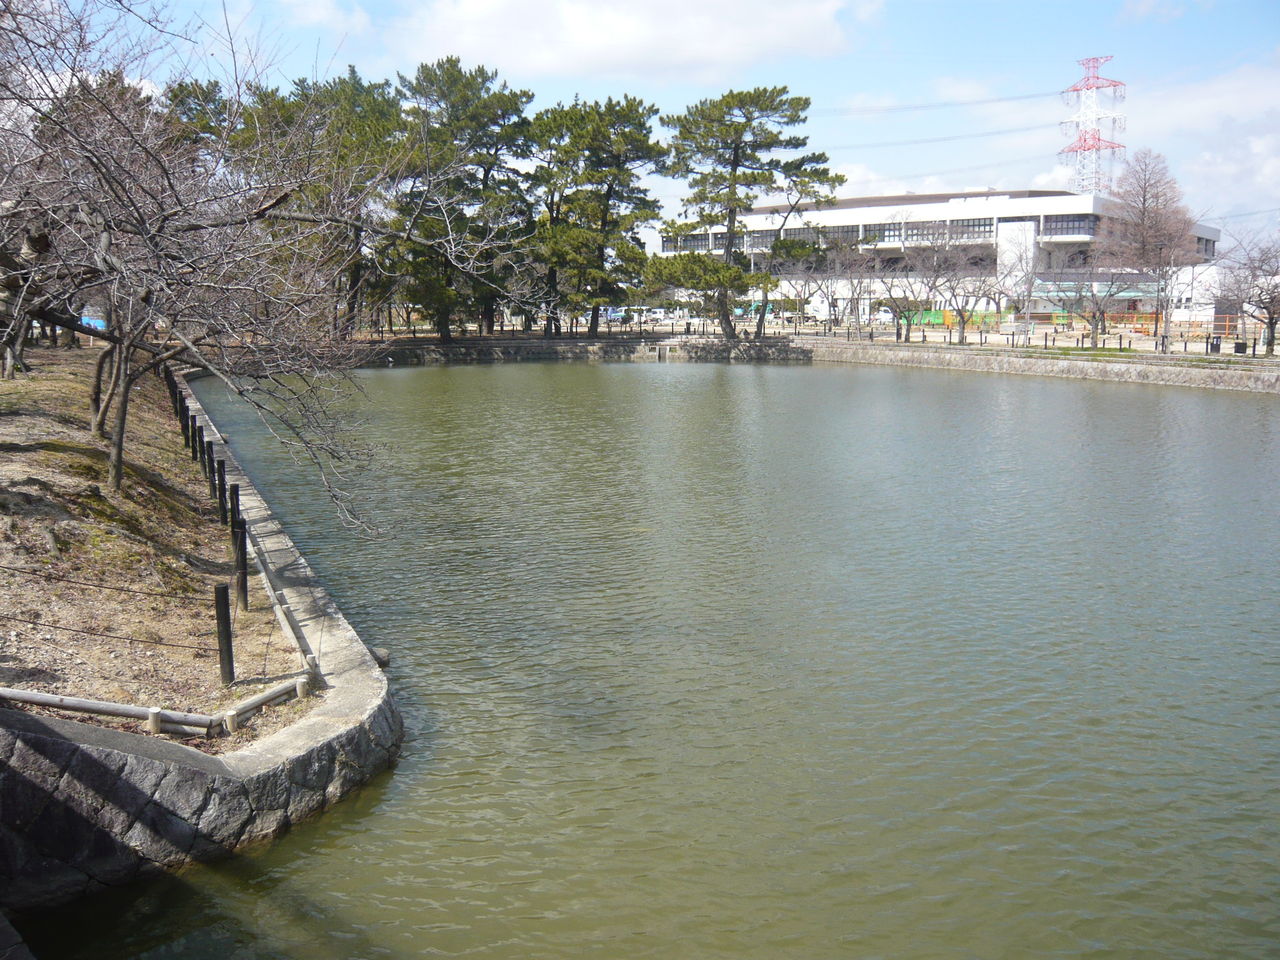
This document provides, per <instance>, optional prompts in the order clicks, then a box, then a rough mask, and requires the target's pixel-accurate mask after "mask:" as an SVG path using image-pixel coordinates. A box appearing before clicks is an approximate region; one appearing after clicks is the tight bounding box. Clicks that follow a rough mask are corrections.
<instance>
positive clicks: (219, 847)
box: [0, 392, 403, 909]
mask: <svg viewBox="0 0 1280 960" xmlns="http://www.w3.org/2000/svg"><path fill="white" fill-rule="evenodd" d="M187 399H188V402H189V404H190V405H191V410H192V412H193V413H196V414H197V415H198V416H199V417H200V421H201V423H203V424H204V426H205V430H206V437H211V438H213V439H214V440H215V443H220V442H221V438H220V435H219V434H218V433H217V431H216V429H215V428H213V425H212V423H210V422H209V419H208V417H207V416H206V415H205V414H204V411H203V409H202V408H201V407H200V404H199V402H198V401H196V399H195V397H194V396H191V395H190V393H189V392H188V398H187ZM217 455H218V456H220V457H222V458H224V459H225V460H226V461H227V475H228V481H230V482H234V483H239V484H240V504H241V510H242V512H243V514H244V516H245V519H246V522H247V525H248V529H249V534H250V539H251V540H252V542H253V544H254V547H255V551H256V553H257V557H258V560H259V562H260V564H261V567H262V570H263V573H264V576H265V579H266V581H267V584H268V587H269V589H270V590H271V592H272V593H273V594H274V596H275V599H276V600H277V601H278V602H279V608H278V612H280V613H281V616H282V619H283V620H284V621H285V623H286V624H287V625H288V626H289V628H290V629H291V630H292V631H294V632H295V634H296V639H297V640H298V643H299V646H300V649H301V651H302V652H303V653H310V654H314V655H315V657H316V659H317V663H318V666H319V672H320V675H321V678H322V680H323V683H324V685H325V687H326V689H325V692H324V697H323V699H322V700H321V701H320V702H319V703H318V704H317V705H316V706H314V707H313V708H312V709H311V711H310V712H309V713H307V715H306V716H305V717H303V718H302V719H301V720H299V721H298V722H297V723H295V724H293V725H291V726H289V727H287V728H285V729H283V730H280V731H278V732H277V733H274V734H272V735H270V736H267V737H264V738H263V739H261V740H258V741H255V742H254V743H252V744H250V745H249V746H247V747H244V748H243V749H240V750H237V751H235V752H233V753H228V754H225V755H223V756H220V757H213V756H209V755H207V754H204V753H201V752H200V751H198V750H194V749H192V748H190V747H187V746H185V745H183V744H180V743H175V742H172V741H167V740H163V739H159V738H154V737H144V736H138V735H136V734H130V733H124V732H121V731H117V730H112V729H107V728H103V727H97V726H92V725H90V724H84V723H77V722H74V721H69V720H58V719H52V718H48V717H41V716H36V715H33V714H29V713H24V712H20V711H17V710H4V709H0V907H3V908H6V909H21V908H29V907H35V906H47V905H52V904H56V903H61V902H66V901H69V900H72V899H74V898H76V897H78V896H81V895H83V894H85V893H89V892H91V891H93V890H95V889H98V888H101V887H104V886H115V885H119V884H123V883H127V882H129V881H131V880H133V879H134V878H136V877H137V876H138V875H140V874H142V873H144V872H147V871H151V870H158V869H162V868H172V867H176V866H180V865H182V864H184V863H187V862H189V861H192V860H209V859H213V858H216V857H220V856H225V855H226V854H228V853H229V852H231V851H233V850H235V849H236V848H237V847H240V846H243V845H245V844H248V843H252V842H254V841H259V840H265V839H268V838H270V837H273V836H275V835H277V834H278V833H280V832H281V831H283V830H286V829H288V827H289V826H290V825H291V824H293V823H296V822H297V821H299V820H301V819H303V818H305V817H309V816H311V815H313V814H315V813H317V812H319V811H320V810H323V809H324V808H325V807H327V806H329V805H330V804H332V803H335V802H336V801H338V800H339V799H340V798H342V797H343V796H344V795H346V794H347V793H348V792H350V791H351V790H352V789H354V788H355V787H357V786H359V785H360V784H363V783H366V782H367V781H368V780H369V779H370V778H372V777H373V776H374V775H376V774H377V773H378V772H380V771H382V770H384V769H386V768H387V767H388V766H390V765H391V763H392V762H393V761H394V759H395V757H396V755H397V754H398V752H399V748H400V743H401V740H402V739H403V724H402V721H401V717H400V712H399V710H398V709H397V707H396V705H395V701H394V700H393V699H392V696H391V693H390V690H389V688H388V685H387V679H386V676H385V675H384V674H383V672H382V670H381V669H380V668H379V667H378V666H377V664H376V663H375V662H374V660H373V657H372V656H371V654H370V653H369V651H368V649H367V648H366V647H365V645H364V644H363V643H362V642H361V640H360V638H359V637H358V636H357V635H356V633H355V631H354V630H352V628H351V626H350V624H348V623H347V621H346V619H345V618H344V617H343V616H342V613H341V612H340V611H339V610H338V609H337V607H336V606H335V605H334V604H333V601H332V600H331V599H330V597H329V596H328V594H327V593H326V592H325V590H324V588H323V587H322V586H321V585H320V584H319V583H318V581H317V580H316V578H315V577H314V576H313V575H312V572H311V569H310V568H309V567H308V565H307V563H306V561H305V560H304V559H303V558H302V556H301V554H299V552H298V550H297V548H296V547H295V546H294V544H293V541H292V540H290V538H289V537H288V535H287V534H286V533H285V532H284V530H283V529H282V528H281V527H280V525H279V523H277V522H276V520H275V519H274V518H273V517H272V516H271V512H270V510H268V508H267V505H266V503H265V501H263V499H262V497H261V496H260V495H259V494H258V492H257V490H255V489H254V487H253V485H252V483H250V481H249V479H248V477H247V476H245V474H244V472H243V471H242V470H241V469H240V467H239V465H238V464H237V463H236V462H235V460H234V458H232V456H231V453H230V451H229V450H225V449H224V450H220V451H218V454H217Z"/></svg>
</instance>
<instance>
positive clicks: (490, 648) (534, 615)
mask: <svg viewBox="0 0 1280 960" xmlns="http://www.w3.org/2000/svg"><path fill="white" fill-rule="evenodd" d="M363 381H364V385H365V386H366V387H367V390H368V397H367V400H366V401H365V403H364V405H363V406H362V409H361V412H360V413H361V415H362V416H364V417H366V418H367V420H368V422H369V428H370V429H371V430H373V431H374V432H375V436H376V439H377V440H378V441H379V442H381V443H383V444H385V446H386V458H385V460H384V462H383V463H382V464H381V465H380V467H379V469H378V471H377V472H375V473H372V474H371V475H368V476H365V477H362V478H361V479H360V483H359V485H360V487H361V488H362V490H363V491H364V492H365V493H366V494H367V495H368V496H369V497H370V499H371V501H372V503H373V504H374V506H373V515H374V517H375V519H376V520H377V522H378V523H379V524H380V525H381V526H382V527H383V528H384V529H385V530H387V531H389V533H388V534H387V535H386V536H384V537H382V538H380V539H377V540H375V541H362V540H355V539H353V538H352V537H351V536H350V535H349V534H348V533H346V532H344V531H343V530H342V529H341V527H340V526H339V525H338V523H337V522H336V520H335V518H334V517H333V516H332V514H331V513H330V511H329V510H328V509H327V508H326V506H325V504H324V503H323V500H322V497H321V496H319V495H318V493H317V489H316V486H315V484H314V483H312V482H311V480H310V479H309V478H307V477H298V476H296V475H295V472H296V471H295V468H294V467H293V466H292V464H291V463H290V462H289V461H288V460H287V458H284V457H282V456H281V455H280V453H279V451H278V450H276V449H275V448H274V447H272V446H271V444H270V443H269V442H268V441H266V440H264V439H262V438H261V437H258V436H257V435H255V434H253V433H252V431H251V428H250V426H249V425H247V424H245V423H242V415H241V413H240V412H239V411H237V410H235V409H234V408H232V407H231V406H230V405H229V404H228V403H226V402H225V401H223V400H218V398H216V397H213V396H211V397H210V398H209V400H208V402H209V403H210V404H211V405H212V406H214V407H215V408H216V415H217V417H218V418H219V420H220V421H223V422H224V424H226V425H227V426H228V428H229V430H230V432H231V433H232V434H233V436H235V437H236V438H237V440H238V443H237V448H238V452H239V453H240V455H241V456H242V458H243V459H245V460H247V461H248V463H249V465H250V466H251V472H253V473H254V475H255V476H256V477H257V479H258V480H259V482H260V483H261V484H262V485H263V486H264V488H265V490H266V492H267V493H268V496H269V498H270V499H271V501H272V503H273V505H275V506H276V507H277V508H278V509H279V512H280V513H281V514H282V515H283V516H284V517H285V518H286V520H287V522H288V524H289V527H290V530H291V532H292V533H293V534H294V536H295V538H296V539H297V540H298V541H299V543H300V545H301V546H302V547H303V549H304V551H305V552H306V553H307V555H308V557H309V558H310V559H311V560H312V562H313V564H314V566H315V567H316V568H317V570H318V571H319V572H320V573H321V575H322V576H323V577H324V578H325V580H326V582H327V583H328V584H329V586H330V588H331V590H332V591H333V593H334V594H335V596H336V597H337V599H338V601H339V602H340V604H341V605H342V606H343V608H344V610H345V611H346V612H347V614H348V616H349V617H350V619H351V620H352V621H353V622H354V623H355V624H356V626H357V628H358V629H359V630H360V632H361V633H362V635H363V636H364V637H365V638H366V639H367V640H368V641H369V642H370V643H376V644H378V645H381V646H386V647H389V648H391V649H392V651H393V657H394V661H393V666H392V672H393V678H394V684H395V688H396V690H397V693H398V695H399V697H400V700H401V702H402V705H403V707H404V709H405V712H406V715H407V721H408V726H409V733H410V739H409V742H408V743H407V744H406V749H405V755H404V759H403V760H402V762H401V764H400V765H399V767H398V768H397V770H396V771H395V772H394V773H393V774H391V775H389V776H387V777H384V778H383V779H382V780H381V781H380V782H379V783H378V784H376V785H375V786H374V787H372V788H371V789H369V790H366V791H364V792H362V793H361V794H360V796H359V797H358V798H356V799H354V800H353V801H351V802H347V803H343V804H341V805H340V806H339V807H338V808H336V809H335V810H334V811H332V812H331V813H330V814H328V815H326V816H325V817H324V818H323V819H322V820H320V821H318V822H316V823H313V824H309V825H307V826H305V827H303V828H300V829H297V830H295V831H294V832H293V833H292V834H291V835H290V836H289V837H288V838H286V839H285V840H284V841H283V842H282V843H280V844H278V845H276V846H274V847H271V848H269V849H266V850H259V851H256V852H255V853H253V854H252V855H250V856H247V857H244V858H240V859H238V860H236V861H233V862H231V863H229V864H224V865H221V866H218V867H215V868H212V869H200V870H192V871H189V872H187V873H185V874H183V875H182V876H181V877H180V878H178V879H176V880H171V881H167V882H165V883H161V884H155V885H152V886H149V887H145V888H141V889H140V890H139V889H134V890H131V891H128V892H127V893H125V894H124V895H120V896H115V897H113V898H110V899H104V900H100V901H98V902H97V903H94V904H91V905H90V906H89V907H87V908H86V907H83V906H82V907H77V908H76V911H75V912H76V916H78V917H87V918H88V919H89V921H91V922H79V923H77V925H76V928H75V929H74V930H72V931H68V930H67V929H66V927H67V924H66V923H65V922H62V921H60V919H59V918H53V919H52V920H36V921H29V922H27V923H26V924H25V925H24V930H26V931H28V932H29V933H30V935H31V940H32V941H33V945H34V946H35V947H36V948H37V950H38V951H39V950H40V949H42V948H43V949H44V950H46V951H47V953H46V954H45V955H46V956H69V957H70V956H83V957H88V956H94V957H103V956H106V957H130V956H143V957H149V958H161V957H183V958H188V957H197V958H206V957H207V958H218V960H226V958H228V957H278V958H303V957H306V958H312V957H335V958H338V957H343V958H345V957H418V956H441V957H461V956H475V957H484V958H521V960H525V958H547V960H553V958H555V960H559V958H567V957H585V956H593V957H594V956H605V957H626V958H635V957H655V958H671V957H697V958H726V960H729V958H732V960H742V958H760V960H773V958H779V957H797V958H806V960H814V958H846V957H859V958H863V957H893V958H933V957H1003V956H1010V957H1012V956H1026V957H1048V956H1053V957H1077V956H1089V957H1133V956H1152V957H1162V958H1165V957H1223V956H1230V957H1264V956H1274V955H1275V954H1276V952H1277V951H1278V950H1280V921H1278V920H1277V911H1276V909H1275V904H1276V903H1277V902H1280V873H1278V872H1277V870H1276V864H1277V862H1280V828H1278V827H1277V824H1280V811H1278V810H1277V804H1276V801H1275V799H1274V797H1275V789H1276V781H1277V776H1278V775H1280V739H1278V737H1277V723H1276V721H1277V688H1278V687H1280V682H1278V680H1277V676H1278V668H1280V650H1278V649H1277V640H1278V638H1280V628H1278V627H1277V626H1276V623H1277V618H1276V602H1275V588H1274V576H1275V565H1276V559H1277V557H1276V547H1275V544H1276V543H1277V542H1280V521H1277V518H1276V511H1275V507H1274V492H1273V491H1274V484H1275V478H1276V477H1277V476H1280V400H1278V399H1277V398H1275V397H1256V396H1248V395H1234V394H1214V393H1198V392H1194V391H1188V390H1172V389H1156V388H1150V387H1138V386H1124V385H1109V384H1089V383H1072V382H1060V381H1051V380H1038V379H1033V378H1008V379H1004V378H998V377H986V376H976V375H963V374H948V373H942V372H937V371H910V370H879V369H871V368H821V367H814V368H793V367H736V366H694V365H688V366H686V365H618V366H555V365H522V366H509V367H491V368H457V369H425V370H396V371H389V372H381V371H380V372H376V373H369V374H367V375H365V376H364V377H363ZM207 392H210V393H212V392H213V390H212V388H209V389H208V390H207ZM353 415H354V412H353ZM104 943H105V944H107V946H105V947H104Z"/></svg>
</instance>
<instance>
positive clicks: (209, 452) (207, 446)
mask: <svg viewBox="0 0 1280 960" xmlns="http://www.w3.org/2000/svg"><path fill="white" fill-rule="evenodd" d="M204 461H205V465H206V466H207V467H208V473H209V499H210V500H217V499H218V471H217V469H216V467H215V466H214V463H213V441H212V440H206V441H205V442H204Z"/></svg>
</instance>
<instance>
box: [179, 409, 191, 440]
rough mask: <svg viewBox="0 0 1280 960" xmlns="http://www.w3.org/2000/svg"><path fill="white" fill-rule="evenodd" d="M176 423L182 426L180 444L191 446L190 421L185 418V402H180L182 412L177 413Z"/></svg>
mask: <svg viewBox="0 0 1280 960" xmlns="http://www.w3.org/2000/svg"><path fill="white" fill-rule="evenodd" d="M178 424H179V426H181V427H182V445H183V446H184V447H189V446H191V423H190V422H189V421H188V420H187V403H186V401H185V400H184V401H183V402H182V412H181V413H179V414H178Z"/></svg>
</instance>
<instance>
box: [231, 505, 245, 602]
mask: <svg viewBox="0 0 1280 960" xmlns="http://www.w3.org/2000/svg"><path fill="white" fill-rule="evenodd" d="M231 534H232V536H233V537H234V538H235V540H234V548H235V558H236V601H237V602H238V603H239V604H240V609H241V610H248V609H249V533H248V531H247V530H246V529H245V525H244V517H240V518H239V519H238V520H237V521H235V522H234V523H232V525H231Z"/></svg>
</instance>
